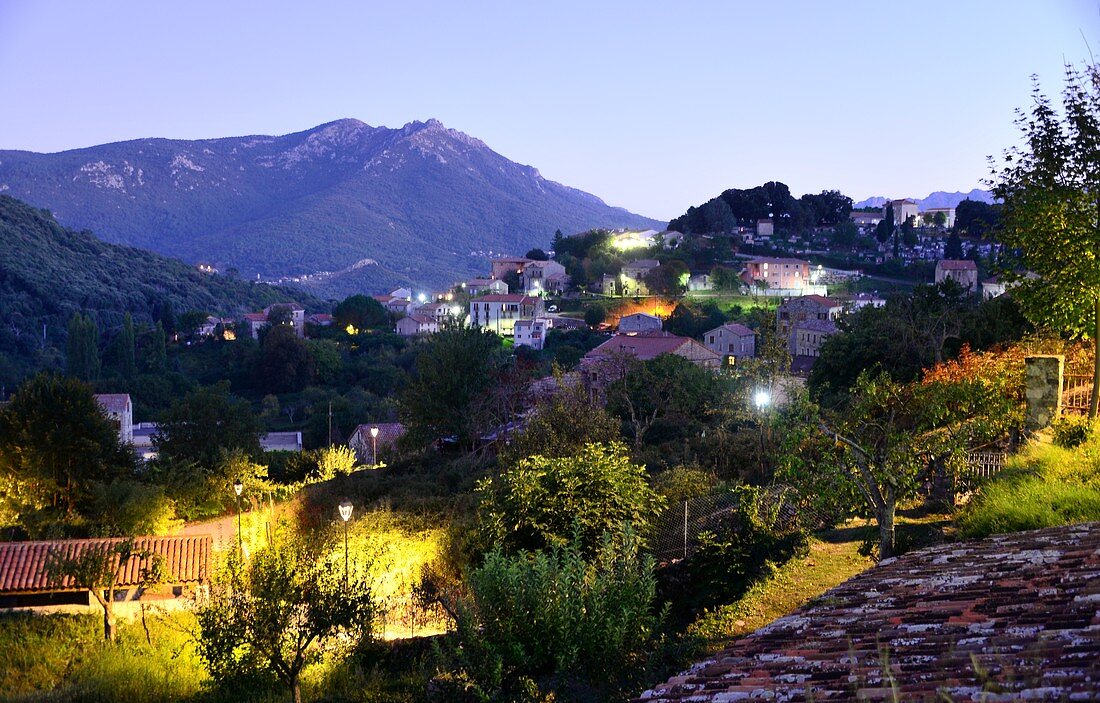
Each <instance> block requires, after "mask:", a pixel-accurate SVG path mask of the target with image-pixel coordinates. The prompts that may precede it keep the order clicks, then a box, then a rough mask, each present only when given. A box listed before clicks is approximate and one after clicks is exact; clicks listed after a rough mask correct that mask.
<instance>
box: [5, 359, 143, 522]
mask: <svg viewBox="0 0 1100 703" xmlns="http://www.w3.org/2000/svg"><path fill="white" fill-rule="evenodd" d="M133 473H134V458H133V454H132V453H131V452H130V450H129V448H128V447H126V446H123V445H122V444H121V442H120V440H119V436H118V429H117V428H116V427H115V425H114V423H113V422H112V421H111V420H109V419H108V418H107V416H106V415H104V414H103V411H102V410H101V409H100V407H99V404H98V403H97V402H96V400H95V398H93V397H92V392H91V389H90V388H89V387H88V386H86V385H85V384H83V383H81V382H80V381H77V380H76V379H73V378H69V377H63V376H57V375H54V374H50V373H45V372H44V373H40V374H38V375H37V376H34V377H33V378H31V379H29V380H28V381H26V382H24V384H23V385H22V386H20V387H19V389H18V390H17V391H16V392H15V395H14V396H13V397H12V399H11V402H10V403H8V405H7V406H6V407H4V408H3V409H2V410H0V489H2V490H0V496H2V498H3V502H4V503H5V507H6V510H7V511H8V512H9V514H10V515H11V517H12V519H14V520H15V521H16V522H17V524H20V525H21V526H23V527H24V529H27V530H28V532H31V533H32V534H37V533H41V532H42V531H45V530H47V529H48V528H49V527H50V526H51V524H52V521H54V520H56V521H57V522H59V523H61V524H62V525H70V526H71V525H73V524H75V523H79V522H83V521H84V520H85V519H86V517H93V518H95V517H96V516H82V515H80V513H81V511H82V509H84V508H85V507H86V505H87V500H88V498H89V496H90V491H91V485H92V483H93V482H96V481H105V482H106V481H111V480H112V479H114V478H122V477H126V476H131V475H133Z"/></svg>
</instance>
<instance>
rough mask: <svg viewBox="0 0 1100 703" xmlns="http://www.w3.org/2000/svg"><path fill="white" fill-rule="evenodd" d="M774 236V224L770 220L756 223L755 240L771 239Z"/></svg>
mask: <svg viewBox="0 0 1100 703" xmlns="http://www.w3.org/2000/svg"><path fill="white" fill-rule="evenodd" d="M774 234H775V222H774V221H773V220H772V219H770V218H767V219H763V220H757V221H756V239H765V240H767V239H771V238H772V235H774Z"/></svg>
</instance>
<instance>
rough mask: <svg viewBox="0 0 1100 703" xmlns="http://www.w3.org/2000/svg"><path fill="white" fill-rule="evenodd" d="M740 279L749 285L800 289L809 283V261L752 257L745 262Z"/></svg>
mask: <svg viewBox="0 0 1100 703" xmlns="http://www.w3.org/2000/svg"><path fill="white" fill-rule="evenodd" d="M741 280H743V281H744V282H745V283H746V284H747V285H750V286H760V287H765V288H773V289H779V290H802V289H803V288H805V287H806V286H808V285H810V262H809V261H804V260H802V259H787V258H759V259H754V260H752V261H750V262H748V263H746V264H745V270H744V271H743V272H742V273H741Z"/></svg>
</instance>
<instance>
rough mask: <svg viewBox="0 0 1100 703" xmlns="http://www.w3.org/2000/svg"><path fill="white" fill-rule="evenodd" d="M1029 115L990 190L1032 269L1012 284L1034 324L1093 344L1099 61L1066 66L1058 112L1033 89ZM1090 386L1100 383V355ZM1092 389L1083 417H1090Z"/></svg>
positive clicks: (1098, 236) (1098, 275)
mask: <svg viewBox="0 0 1100 703" xmlns="http://www.w3.org/2000/svg"><path fill="white" fill-rule="evenodd" d="M1032 94H1033V102H1034V104H1033V106H1032V109H1031V112H1030V113H1024V112H1023V111H1019V112H1018V118H1017V120H1016V124H1017V126H1018V127H1019V128H1020V130H1021V132H1022V133H1023V136H1024V140H1025V145H1024V146H1023V147H1022V148H1020V147H1017V148H1013V149H1009V150H1008V151H1006V152H1005V157H1004V158H1005V165H1004V166H1003V168H1001V169H1000V170H999V171H995V172H994V177H995V179H996V185H995V187H994V189H993V194H994V195H995V196H997V197H998V198H1001V199H1002V200H1003V202H1004V205H1003V210H1002V215H1003V222H1002V225H1001V229H1000V238H1001V240H1002V241H1003V242H1004V243H1005V244H1007V245H1008V246H1009V247H1010V248H1012V249H1014V250H1016V251H1018V252H1019V255H1020V259H1021V263H1022V265H1023V266H1025V267H1026V268H1027V269H1028V270H1030V271H1032V272H1034V273H1036V274H1038V277H1037V278H1029V277H1027V276H1025V275H1023V274H1020V273H1015V272H1010V274H1009V277H1010V278H1014V279H1015V280H1017V282H1018V283H1019V285H1017V286H1016V287H1015V288H1013V290H1012V295H1013V297H1014V298H1016V299H1018V300H1019V301H1020V305H1021V307H1022V309H1023V310H1024V313H1025V314H1026V315H1027V316H1028V318H1029V319H1031V320H1032V321H1033V322H1035V323H1036V324H1037V325H1042V326H1048V327H1050V328H1052V329H1056V330H1059V331H1062V332H1066V333H1069V334H1071V335H1073V336H1077V337H1083V338H1091V339H1092V340H1093V346H1094V351H1095V350H1096V349H1098V348H1100V347H1097V346H1096V345H1097V344H1100V269H1098V268H1097V266H1096V256H1097V251H1100V200H1098V199H1097V193H1098V192H1100V66H1097V65H1089V66H1087V67H1085V69H1084V70H1078V69H1074V68H1072V67H1070V66H1067V67H1066V87H1065V89H1064V91H1063V93H1062V102H1063V113H1064V114H1061V115H1060V114H1058V112H1057V110H1056V108H1055V107H1054V106H1053V105H1052V103H1051V101H1050V99H1049V98H1047V97H1046V96H1045V95H1043V94H1042V93H1040V92H1039V87H1038V82H1037V80H1036V84H1035V87H1034V88H1033V91H1032ZM1093 364H1094V365H1093V385H1094V386H1097V387H1100V353H1094V362H1093ZM1098 396H1100V394H1096V393H1094V394H1093V397H1092V401H1091V404H1090V406H1089V417H1090V418H1093V419H1095V418H1096V416H1097V410H1098V402H1100V398H1098Z"/></svg>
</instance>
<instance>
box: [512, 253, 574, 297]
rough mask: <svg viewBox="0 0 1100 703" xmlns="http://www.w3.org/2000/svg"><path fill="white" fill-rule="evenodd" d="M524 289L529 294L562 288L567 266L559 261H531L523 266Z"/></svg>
mask: <svg viewBox="0 0 1100 703" xmlns="http://www.w3.org/2000/svg"><path fill="white" fill-rule="evenodd" d="M522 280H523V290H524V292H526V293H527V294H528V295H539V294H540V293H542V292H543V291H548V292H553V291H555V289H558V288H561V287H562V286H561V284H562V282H564V281H565V280H567V279H566V276H565V267H564V266H562V265H561V264H559V263H558V262H557V261H531V262H529V263H528V264H527V265H526V266H524V267H523V274H522Z"/></svg>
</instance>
